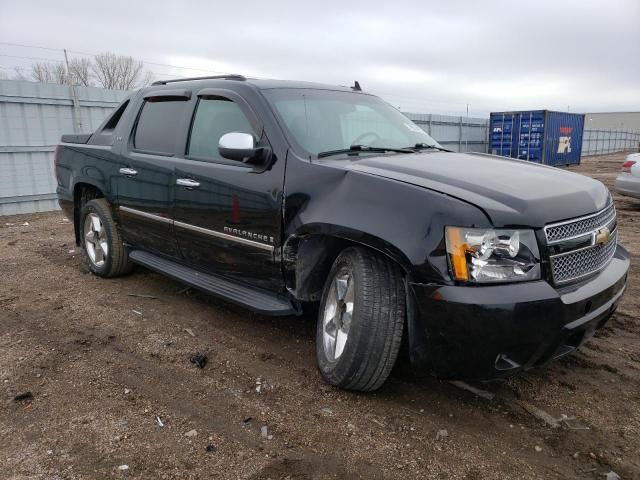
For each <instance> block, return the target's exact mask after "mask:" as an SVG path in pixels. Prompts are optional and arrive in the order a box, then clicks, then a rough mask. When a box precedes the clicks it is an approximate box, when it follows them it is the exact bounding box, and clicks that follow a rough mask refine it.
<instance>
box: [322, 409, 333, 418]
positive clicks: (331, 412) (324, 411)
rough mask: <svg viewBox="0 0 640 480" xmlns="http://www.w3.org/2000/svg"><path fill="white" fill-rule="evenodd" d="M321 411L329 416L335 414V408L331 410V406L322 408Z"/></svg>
mask: <svg viewBox="0 0 640 480" xmlns="http://www.w3.org/2000/svg"><path fill="white" fill-rule="evenodd" d="M320 411H321V412H322V413H324V414H325V415H326V416H327V417H332V416H333V410H331V409H330V408H322V409H320Z"/></svg>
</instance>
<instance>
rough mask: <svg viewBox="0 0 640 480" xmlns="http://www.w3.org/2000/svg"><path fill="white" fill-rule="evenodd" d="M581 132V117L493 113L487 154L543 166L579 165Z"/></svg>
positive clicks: (574, 115) (582, 116)
mask: <svg viewBox="0 0 640 480" xmlns="http://www.w3.org/2000/svg"><path fill="white" fill-rule="evenodd" d="M583 130H584V114H582V113H566V112H551V111H549V110H530V111H524V112H492V113H491V116H490V118H489V153H492V154H494V155H503V156H506V157H513V158H519V159H521V160H528V161H530V162H537V163H543V164H545V165H571V164H579V163H580V153H581V150H582V134H583Z"/></svg>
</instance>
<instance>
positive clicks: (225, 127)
mask: <svg viewBox="0 0 640 480" xmlns="http://www.w3.org/2000/svg"><path fill="white" fill-rule="evenodd" d="M229 132H242V133H250V134H251V135H253V137H254V138H255V137H256V133H255V132H254V131H253V128H251V124H250V123H249V120H248V119H247V117H246V116H245V114H244V113H243V112H242V110H241V109H240V107H239V106H238V104H237V103H235V102H233V101H231V100H229V99H227V98H222V97H216V98H211V99H205V98H201V99H200V101H199V102H198V108H197V109H196V115H195V118H194V119H193V126H192V127H191V136H190V140H189V156H191V157H197V158H203V159H208V160H222V156H221V155H220V153H218V142H219V141H220V137H222V136H223V135H224V134H225V133H229Z"/></svg>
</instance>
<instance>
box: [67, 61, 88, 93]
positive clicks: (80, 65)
mask: <svg viewBox="0 0 640 480" xmlns="http://www.w3.org/2000/svg"><path fill="white" fill-rule="evenodd" d="M68 80H70V81H71V82H72V83H73V84H74V85H82V86H85V87H89V86H91V85H92V82H91V61H90V60H88V59H86V58H72V59H71V60H69V75H68ZM66 83H68V82H66Z"/></svg>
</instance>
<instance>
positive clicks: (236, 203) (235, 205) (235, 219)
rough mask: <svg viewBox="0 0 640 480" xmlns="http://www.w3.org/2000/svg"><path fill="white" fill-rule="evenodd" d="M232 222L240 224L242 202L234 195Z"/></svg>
mask: <svg viewBox="0 0 640 480" xmlns="http://www.w3.org/2000/svg"><path fill="white" fill-rule="evenodd" d="M231 222H232V223H240V200H238V196H237V195H235V194H234V195H233V207H232V209H231Z"/></svg>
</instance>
